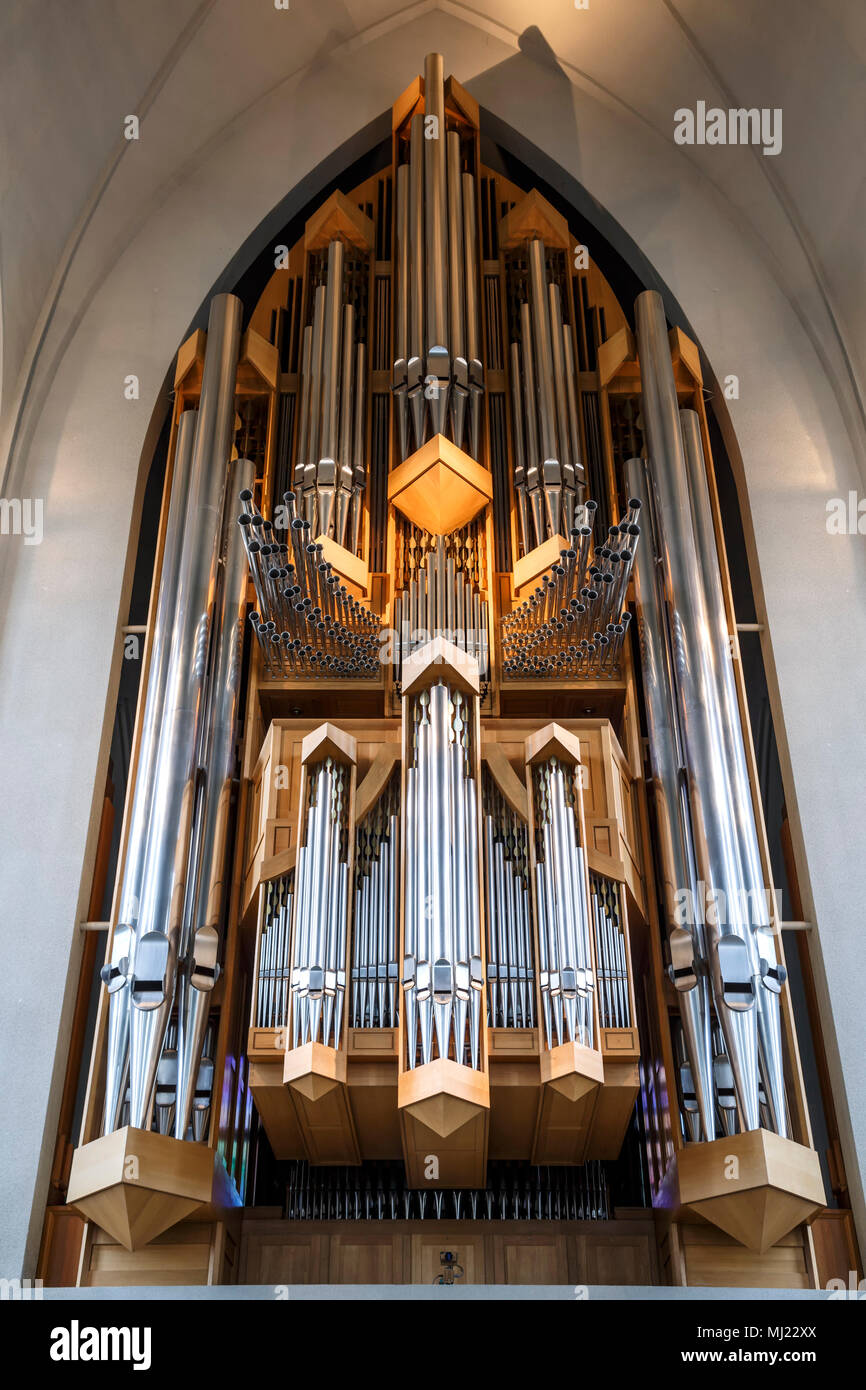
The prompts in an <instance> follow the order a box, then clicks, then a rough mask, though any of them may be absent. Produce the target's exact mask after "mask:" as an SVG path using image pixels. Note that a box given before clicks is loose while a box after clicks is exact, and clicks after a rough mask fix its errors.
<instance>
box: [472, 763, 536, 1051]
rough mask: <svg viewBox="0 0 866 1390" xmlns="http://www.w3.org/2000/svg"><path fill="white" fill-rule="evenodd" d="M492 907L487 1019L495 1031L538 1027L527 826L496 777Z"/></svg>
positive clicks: (490, 854) (490, 807) (488, 833)
mask: <svg viewBox="0 0 866 1390" xmlns="http://www.w3.org/2000/svg"><path fill="white" fill-rule="evenodd" d="M482 792H483V801H484V808H483V809H484V818H483V825H484V879H485V893H486V902H487V914H486V918H487V1018H488V1023H489V1025H490V1027H491V1028H534V1027H535V962H534V952H533V944H532V916H531V911H530V897H531V894H530V889H529V846H528V832H527V826H526V822H525V821H523V820H522V819H521V818H520V816H518V815H517V813H516V812H515V811H513V810H512V809H511V807H510V806H509V805H508V803H507V802H506V800H505V797H504V796H503V795H502V793H501V792H500V790H499V788H498V787H497V785H496V783H495V782H494V780H493V778H492V777H491V775H490V773H485V775H484V777H483V779H482Z"/></svg>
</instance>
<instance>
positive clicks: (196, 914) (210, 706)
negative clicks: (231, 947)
mask: <svg viewBox="0 0 866 1390" xmlns="http://www.w3.org/2000/svg"><path fill="white" fill-rule="evenodd" d="M255 478H256V470H255V464H254V463H253V462H252V461H251V460H250V459H237V460H236V461H235V462H234V463H232V464H231V465H230V468H229V487H228V492H227V498H226V506H225V508H224V515H223V528H222V544H223V562H222V575H221V585H220V590H221V592H220V596H219V601H218V606H217V610H216V624H215V631H214V652H213V659H212V666H211V670H210V673H209V677H208V699H207V705H206V715H205V722H204V730H203V733H202V738H201V754H200V763H199V768H200V772H199V779H200V785H201V797H200V807H199V813H198V815H199V825H198V829H197V836H196V839H197V842H198V853H197V863H194V865H193V873H192V876H191V882H190V889H191V890H192V895H193V896H192V903H191V908H190V910H189V911H188V912H186V913H185V914H184V916H185V920H184V931H185V933H186V936H187V939H186V940H184V939H183V938H182V940H181V948H180V957H181V968H180V971H179V976H178V1030H177V1106H176V1111H175V1124H176V1129H175V1137H176V1138H178V1139H182V1138H183V1137H184V1135H185V1134H186V1131H187V1128H188V1126H189V1123H190V1118H191V1114H192V1107H193V1100H194V1095H195V1090H196V1078H197V1075H198V1070H199V1063H200V1060H201V1054H202V1043H203V1041H204V1035H205V1029H206V1028H207V1022H208V1015H209V1012H210V997H211V993H212V991H213V987H214V985H215V984H216V982H217V979H218V977H219V964H218V954H219V945H220V929H221V926H222V920H223V911H224V907H225V889H226V882H227V878H228V868H229V859H230V856H229V828H230V811H231V798H232V786H233V783H234V776H235V761H236V757H235V742H236V737H237V720H238V704H239V700H240V688H241V668H242V666H243V654H244V632H245V623H246V596H247V557H246V552H245V549H244V543H243V537H242V536H241V533H240V527H239V526H238V525H237V524H236V522H235V517H234V508H233V506H232V505H231V499H232V498H233V497H235V496H236V495H237V493H238V492H239V491H242V490H244V489H251V488H252V486H253V484H254V482H255Z"/></svg>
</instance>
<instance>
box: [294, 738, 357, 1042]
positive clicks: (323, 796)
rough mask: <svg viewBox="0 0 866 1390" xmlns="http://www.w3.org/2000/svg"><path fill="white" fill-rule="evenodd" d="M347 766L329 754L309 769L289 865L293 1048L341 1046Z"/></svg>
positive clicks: (346, 900) (346, 891) (346, 906)
mask: <svg viewBox="0 0 866 1390" xmlns="http://www.w3.org/2000/svg"><path fill="white" fill-rule="evenodd" d="M349 781H350V769H349V768H348V767H347V766H346V765H345V764H343V763H340V762H337V761H336V760H335V759H334V758H332V757H325V758H323V759H321V761H319V762H315V763H312V764H311V765H310V766H309V767H308V768H307V789H308V801H307V808H306V819H305V829H304V840H303V844H301V845H300V846H299V848H298V854H297V860H296V863H295V902H294V922H293V928H292V973H291V994H292V1047H293V1048H295V1047H303V1046H304V1045H305V1044H306V1043H309V1042H321V1043H323V1044H324V1046H325V1047H334V1048H338V1047H339V1046H340V1037H341V1030H342V1026H343V1004H344V1000H345V993H346V932H347V923H348V911H349V897H348V895H349V841H348V835H349V831H348V817H349Z"/></svg>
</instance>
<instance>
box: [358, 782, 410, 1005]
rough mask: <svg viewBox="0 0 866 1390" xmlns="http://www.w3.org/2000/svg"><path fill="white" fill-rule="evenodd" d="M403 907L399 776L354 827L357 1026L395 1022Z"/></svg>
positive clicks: (389, 784)
mask: <svg viewBox="0 0 866 1390" xmlns="http://www.w3.org/2000/svg"><path fill="white" fill-rule="evenodd" d="M399 908H400V784H399V778H398V777H396V776H395V777H392V778H391V781H390V782H389V783H388V785H387V787H386V788H385V791H384V792H383V793H382V795H381V797H380V798H379V800H378V801H377V803H376V805H375V806H374V807H373V809H372V810H371V811H370V812H368V814H367V815H366V816H365V817H364V819H363V820H362V821H361V822H360V824H359V825H358V826H357V828H356V830H355V907H354V916H353V922H352V1002H351V1022H352V1027H353V1028H394V1027H396V1024H397V996H398V988H397V984H398V973H399V971H398V964H397V921H398V918H399Z"/></svg>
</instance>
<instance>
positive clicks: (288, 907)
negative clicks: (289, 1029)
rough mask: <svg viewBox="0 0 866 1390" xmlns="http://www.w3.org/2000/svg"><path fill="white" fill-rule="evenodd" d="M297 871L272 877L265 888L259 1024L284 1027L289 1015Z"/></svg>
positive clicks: (256, 1019) (257, 1006) (257, 1010)
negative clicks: (293, 911)
mask: <svg viewBox="0 0 866 1390" xmlns="http://www.w3.org/2000/svg"><path fill="white" fill-rule="evenodd" d="M294 893H295V876H294V873H291V874H283V875H281V876H280V877H279V878H275V879H271V881H270V882H269V883H266V884H265V885H264V886H263V888H262V895H261V929H260V933H259V959H258V973H257V977H256V1001H255V1010H254V1014H253V1019H254V1023H255V1025H256V1026H257V1027H258V1028H283V1027H284V1026H285V1024H286V1023H287V1022H288V1016H289V975H290V971H289V947H290V944H291V931H292V902H293V900H294Z"/></svg>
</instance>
